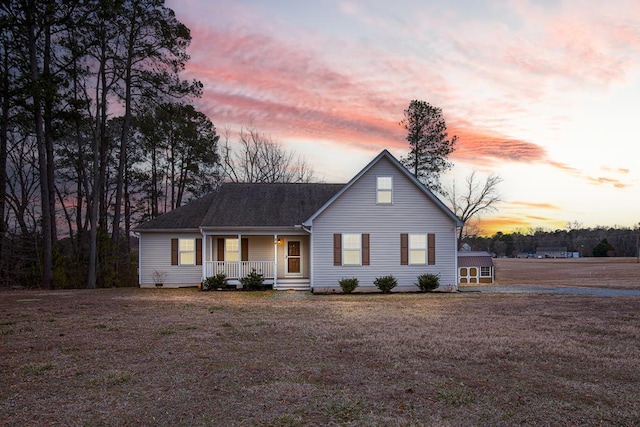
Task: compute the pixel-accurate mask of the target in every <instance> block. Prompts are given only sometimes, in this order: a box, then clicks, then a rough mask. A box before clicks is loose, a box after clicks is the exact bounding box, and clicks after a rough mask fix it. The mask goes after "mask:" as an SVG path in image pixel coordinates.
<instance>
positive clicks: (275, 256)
mask: <svg viewBox="0 0 640 427" xmlns="http://www.w3.org/2000/svg"><path fill="white" fill-rule="evenodd" d="M277 289H278V235H277V234H274V235H273V290H277Z"/></svg>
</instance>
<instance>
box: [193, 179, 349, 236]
mask: <svg viewBox="0 0 640 427" xmlns="http://www.w3.org/2000/svg"><path fill="white" fill-rule="evenodd" d="M342 187H344V184H239V183H232V184H223V185H222V186H220V188H219V189H218V190H217V191H216V195H215V201H214V203H212V204H211V207H210V209H209V211H208V212H207V214H206V215H205V216H204V218H203V221H202V226H204V227H278V226H285V227H287V226H291V227H292V226H294V225H300V224H302V223H303V222H304V221H305V220H306V219H308V218H309V217H310V216H311V215H313V214H314V213H315V212H316V211H317V210H318V209H320V208H321V207H322V205H324V204H325V203H326V202H327V201H328V200H329V199H330V198H331V197H333V195H334V194H336V193H337V192H338V191H340V189H341V188H342Z"/></svg>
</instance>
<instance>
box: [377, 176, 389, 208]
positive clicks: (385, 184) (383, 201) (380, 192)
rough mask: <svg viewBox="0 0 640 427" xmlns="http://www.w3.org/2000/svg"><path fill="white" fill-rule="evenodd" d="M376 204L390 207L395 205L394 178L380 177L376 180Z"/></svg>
mask: <svg viewBox="0 0 640 427" xmlns="http://www.w3.org/2000/svg"><path fill="white" fill-rule="evenodd" d="M376 193H377V196H376V203H377V204H379V205H390V204H392V203H393V178H392V177H390V176H379V177H377V180H376Z"/></svg>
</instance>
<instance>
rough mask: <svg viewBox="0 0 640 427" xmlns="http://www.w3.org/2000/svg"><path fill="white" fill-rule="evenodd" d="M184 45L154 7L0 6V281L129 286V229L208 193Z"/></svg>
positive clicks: (16, 1)
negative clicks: (189, 198) (182, 75)
mask: <svg viewBox="0 0 640 427" xmlns="http://www.w3.org/2000/svg"><path fill="white" fill-rule="evenodd" d="M190 40H191V35H190V32H189V29H188V28H187V27H186V26H184V25H183V24H182V23H180V22H179V21H178V20H177V19H176V17H175V14H174V12H173V11H172V10H171V9H169V8H167V7H165V6H164V2H163V1H162V0H99V1H98V0H96V1H81V0H75V1H74V0H8V1H4V2H2V4H1V6H0V85H1V87H2V90H1V91H0V109H1V119H0V120H1V121H0V218H1V219H2V220H1V221H0V237H1V238H0V244H1V245H2V246H0V254H1V255H2V257H1V260H2V261H1V262H0V280H1V281H2V282H3V283H5V284H7V283H18V284H19V283H25V284H30V285H33V284H38V285H41V286H43V287H45V288H53V287H54V286H55V287H64V286H70V285H77V284H78V283H86V286H87V287H89V288H93V287H96V286H117V285H124V284H130V283H135V281H136V277H135V275H136V265H135V257H133V256H132V254H131V241H130V237H129V236H130V235H131V233H130V230H131V226H132V224H135V223H136V221H139V220H140V219H142V218H149V217H154V216H157V215H159V214H160V213H162V212H164V211H167V210H170V209H173V208H175V207H177V206H180V205H181V204H182V203H183V202H184V201H185V199H186V197H187V195H191V194H193V195H198V194H199V193H201V192H204V191H206V190H207V189H208V188H210V186H211V185H213V183H215V178H216V174H217V168H216V165H217V163H218V158H217V150H216V144H217V139H218V136H217V134H216V129H215V127H214V125H213V124H212V123H211V121H210V120H209V119H208V118H207V117H206V116H205V115H204V114H203V113H202V112H199V111H197V110H196V109H195V107H194V106H193V101H194V100H195V99H197V98H198V97H199V96H200V95H201V93H202V84H201V83H200V82H198V81H187V80H183V79H181V78H180V72H181V71H182V70H183V69H184V67H185V64H186V62H187V61H188V59H189V57H188V55H187V53H186V49H187V47H188V45H189V42H190ZM61 236H63V238H61Z"/></svg>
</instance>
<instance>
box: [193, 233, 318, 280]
mask: <svg viewBox="0 0 640 427" xmlns="http://www.w3.org/2000/svg"><path fill="white" fill-rule="evenodd" d="M309 247H310V245H309V235H308V234H306V233H305V234H302V233H301V234H276V233H274V234H257V233H234V234H231V233H227V232H217V233H211V232H207V233H203V245H202V249H203V263H202V264H203V280H204V279H206V278H207V277H211V276H215V275H216V274H219V273H223V274H224V275H225V276H226V277H227V280H228V282H229V285H231V286H236V287H240V286H241V284H240V279H241V278H243V277H246V276H247V275H249V274H250V273H251V272H252V271H253V270H255V271H256V272H257V273H259V274H261V275H262V276H263V277H264V283H265V285H267V286H271V287H272V288H273V289H279V290H285V289H295V290H308V289H309V288H310V280H309V266H310V262H309Z"/></svg>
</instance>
